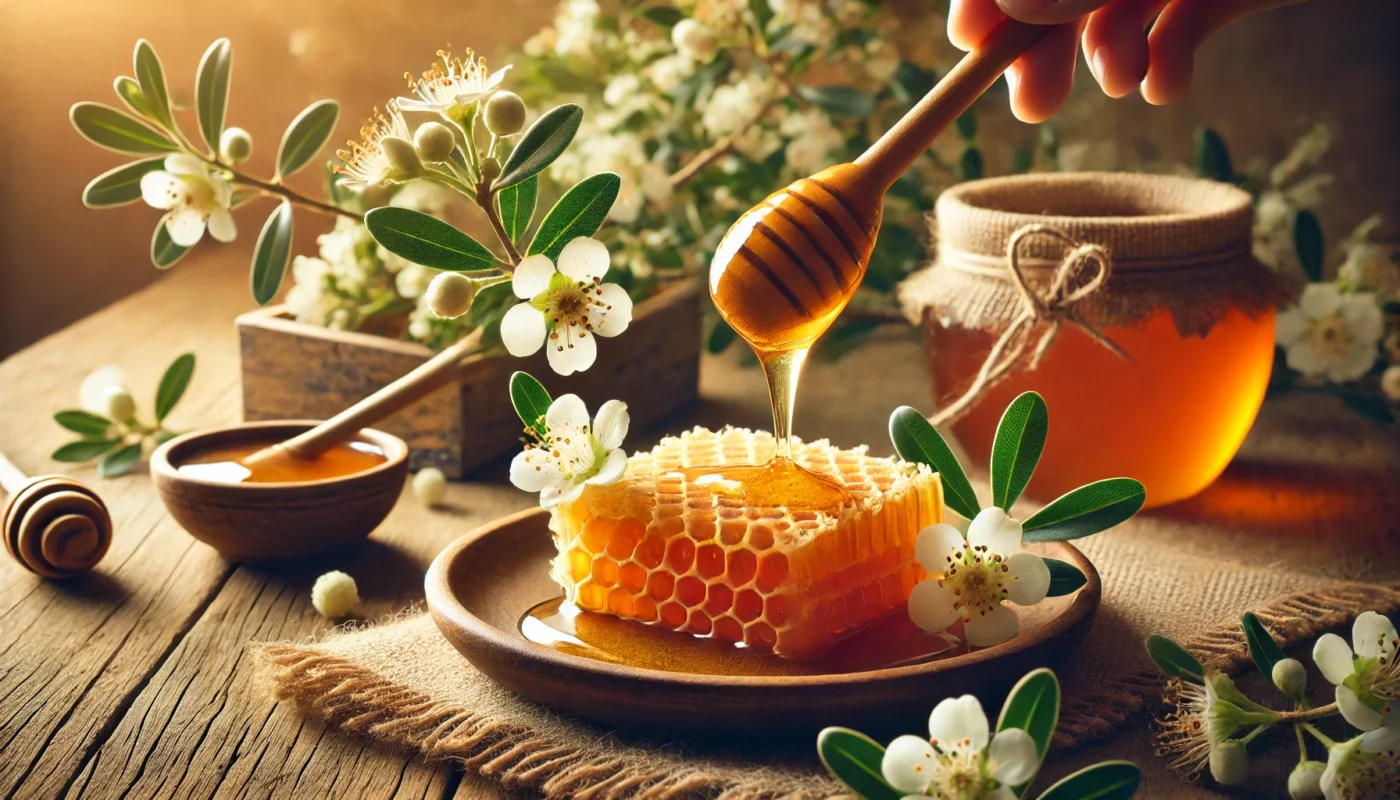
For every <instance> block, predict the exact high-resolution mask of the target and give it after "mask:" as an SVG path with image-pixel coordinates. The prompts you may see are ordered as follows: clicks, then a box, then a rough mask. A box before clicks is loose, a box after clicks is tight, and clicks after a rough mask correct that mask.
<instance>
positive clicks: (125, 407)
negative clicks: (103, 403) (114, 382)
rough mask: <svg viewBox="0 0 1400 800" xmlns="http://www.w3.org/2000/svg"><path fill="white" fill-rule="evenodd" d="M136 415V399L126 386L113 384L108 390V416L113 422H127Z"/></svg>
mask: <svg viewBox="0 0 1400 800" xmlns="http://www.w3.org/2000/svg"><path fill="white" fill-rule="evenodd" d="M134 416H136V401H135V400H133V399H132V397H131V392H128V391H127V390H126V387H125V386H113V387H111V388H110V389H108V390H107V418H108V419H110V420H112V421H113V422H127V421H129V420H130V419H131V418H132V417H134Z"/></svg>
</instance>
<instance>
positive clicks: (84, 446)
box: [52, 438, 122, 464]
mask: <svg viewBox="0 0 1400 800" xmlns="http://www.w3.org/2000/svg"><path fill="white" fill-rule="evenodd" d="M121 443H122V440H121V439H120V438H117V439H84V440H83V441H81V442H69V443H68V444H65V445H64V446H62V447H60V448H58V449H57V450H55V451H53V456H52V458H53V460H54V461H63V462H67V463H70V464H76V463H79V462H82V461H91V460H92V459H94V458H97V457H98V456H100V455H102V454H103V453H105V452H107V451H108V450H111V449H112V448H113V447H116V446H117V445H119V444H121Z"/></svg>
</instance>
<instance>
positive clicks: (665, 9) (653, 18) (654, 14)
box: [637, 6, 685, 28]
mask: <svg viewBox="0 0 1400 800" xmlns="http://www.w3.org/2000/svg"><path fill="white" fill-rule="evenodd" d="M637 15H638V16H640V17H641V18H642V19H644V20H646V21H647V22H651V23H655V24H657V25H660V26H661V27H663V28H670V27H672V26H674V25H675V24H676V23H677V22H680V21H681V20H683V19H685V15H684V14H682V13H681V12H680V11H678V10H676V9H674V8H672V7H671V6H647V7H646V8H643V9H642V10H641V11H638V12H637Z"/></svg>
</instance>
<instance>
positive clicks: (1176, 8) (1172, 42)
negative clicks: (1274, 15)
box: [1142, 0, 1299, 105]
mask: <svg viewBox="0 0 1400 800" xmlns="http://www.w3.org/2000/svg"><path fill="white" fill-rule="evenodd" d="M1298 1H1299V0H1235V1H1234V2H1224V1H1223V0H1172V2H1170V3H1168V4H1167V7H1166V9H1165V10H1163V11H1162V15H1161V16H1159V17H1158V18H1157V22H1156V24H1154V25H1153V26H1152V33H1151V34H1150V35H1149V36H1148V37H1147V49H1148V68H1147V77H1146V79H1145V80H1144V81H1143V82H1142V96H1143V97H1144V98H1146V99H1147V102H1149V103H1152V104H1153V105H1163V104H1165V103H1170V102H1171V101H1173V100H1175V99H1177V98H1179V97H1181V96H1182V95H1184V94H1186V92H1187V90H1188V89H1190V88H1191V76H1192V74H1193V73H1194V71H1195V61H1196V50H1197V49H1198V48H1199V47H1200V46H1201V44H1202V43H1203V42H1205V40H1206V39H1208V38H1210V35H1211V34H1213V33H1215V32H1216V31H1218V30H1220V29H1221V28H1223V27H1225V26H1226V25H1229V24H1230V23H1231V22H1234V21H1235V20H1237V19H1239V18H1240V17H1243V16H1245V15H1246V14H1251V13H1254V12H1256V11H1263V10H1265V9H1268V8H1276V7H1278V6H1286V5H1292V4H1293V3H1295V2H1298Z"/></svg>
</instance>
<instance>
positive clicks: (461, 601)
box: [425, 509, 1101, 732]
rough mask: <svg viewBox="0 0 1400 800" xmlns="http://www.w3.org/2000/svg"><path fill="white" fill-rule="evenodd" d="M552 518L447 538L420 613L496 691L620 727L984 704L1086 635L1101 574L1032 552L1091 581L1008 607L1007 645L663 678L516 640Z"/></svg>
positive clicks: (543, 568) (846, 716)
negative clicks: (1013, 617)
mask: <svg viewBox="0 0 1400 800" xmlns="http://www.w3.org/2000/svg"><path fill="white" fill-rule="evenodd" d="M548 523H549V515H548V513H547V512H545V511H544V510H541V509H531V510H529V511H525V512H522V513H519V514H515V515H513V516H509V517H505V518H503V519H501V520H498V521H496V522H494V523H491V524H490V525H486V526H484V527H481V528H478V529H477V530H475V531H472V532H471V533H468V534H467V535H465V536H463V537H462V538H460V539H458V540H457V541H455V542H453V543H452V544H451V545H450V546H448V548H447V549H446V550H444V551H443V552H442V553H441V554H439V555H438V557H437V558H436V559H435V560H434V561H433V564H432V567H431V568H430V569H429V570H428V575H427V579H426V587H425V588H426V591H427V600H428V609H429V610H430V611H431V612H432V615H433V620H434V621H435V622H436V623H437V626H438V628H439V629H440V630H441V631H442V633H443V635H444V636H446V637H447V639H448V641H450V642H451V643H452V645H453V646H454V647H456V648H457V650H458V652H460V653H461V654H462V655H463V656H466V658H467V660H468V661H470V662H471V663H472V665H474V666H475V667H476V668H477V669H479V670H481V671H482V672H483V673H485V674H486V675H487V676H489V677H491V678H492V679H493V680H495V681H496V682H498V683H500V684H501V685H502V686H505V687H506V688H508V689H510V690H512V691H514V692H517V693H519V694H520V695H523V696H524V697H526V698H529V699H530V700H534V701H536V702H538V703H541V704H544V705H546V706H550V707H552V708H555V709H558V710H560V711H565V712H568V713H571V714H575V715H578V716H581V717H585V718H588V719H592V720H596V721H599V722H604V723H607V724H610V725H614V726H619V727H625V728H641V729H652V730H666V731H670V732H686V731H703V730H713V729H718V728H729V729H731V730H733V729H737V728H740V727H742V728H743V729H746V730H749V731H752V730H754V729H762V728H770V729H771V728H803V729H815V728H818V727H822V726H825V725H849V726H853V727H858V728H859V727H861V726H866V728H869V727H871V726H872V725H875V726H876V727H884V726H885V725H888V724H890V723H894V722H897V721H899V722H903V721H911V722H912V721H917V720H926V719H927V718H928V712H929V710H930V709H932V708H933V706H934V704H935V703H937V701H938V700H940V699H942V698H944V697H949V696H955V695H962V694H969V693H970V694H977V695H980V696H982V697H984V698H991V699H994V698H995V695H997V694H998V693H1002V692H1005V691H1006V690H1007V689H1009V688H1010V687H1011V685H1012V684H1013V683H1015V682H1016V680H1018V679H1019V678H1020V677H1021V676H1022V675H1024V674H1025V673H1027V672H1029V671H1030V670H1032V669H1034V668H1036V667H1040V666H1050V665H1052V664H1054V663H1055V662H1056V661H1057V660H1059V659H1060V658H1063V657H1064V656H1065V655H1067V654H1068V653H1070V652H1071V651H1072V650H1074V648H1075V647H1077V646H1078V645H1079V643H1080V641H1081V640H1082V639H1083V638H1084V635H1085V634H1086V633H1088V631H1089V626H1090V624H1091V623H1092V622H1093V618H1094V612H1095V611H1096V610H1097V609H1098V606H1099V599H1100V595H1101V587H1100V584H1099V575H1098V573H1097V572H1096V571H1095V570H1094V567H1093V565H1091V564H1090V563H1089V561H1088V559H1086V558H1085V557H1084V555H1083V554H1082V553H1080V552H1079V550H1077V549H1076V548H1074V547H1073V546H1071V545H1069V544H1065V543H1062V542H1055V543H1051V544H1048V545H1033V546H1032V548H1033V549H1035V550H1036V551H1037V552H1039V553H1041V554H1043V555H1046V556H1052V557H1054V558H1059V559H1061V560H1064V561H1068V562H1070V563H1071V564H1074V565H1075V566H1077V567H1079V569H1081V570H1082V571H1083V572H1084V574H1085V575H1086V576H1088V578H1089V581H1088V583H1087V584H1086V585H1085V586H1084V587H1083V588H1081V589H1080V590H1079V591H1077V592H1075V593H1074V594H1072V595H1068V596H1065V597H1056V598H1050V599H1047V600H1046V601H1045V602H1043V603H1041V604H1040V605H1038V606H1034V607H1032V608H1027V609H1017V612H1018V614H1019V616H1020V623H1021V626H1020V634H1019V635H1018V636H1017V637H1016V638H1015V639H1013V640H1011V641H1010V642H1007V643H1005V644H1001V645H998V646H996V647H989V648H986V649H983V650H976V651H974V652H971V653H965V654H962V655H957V656H951V657H948V658H944V659H941V660H935V661H929V662H924V663H919V664H913V665H908V666H897V667H890V668H886V669H877V670H871V671H866V672H854V673H844V674H819V675H803V676H783V677H749V676H743V677H735V676H725V675H700V674H689V673H681V672H663V671H660V670H652V669H640V668H637V667H630V666H625V665H618V664H611V663H605V662H603V661H597V660H594V659H590V658H585V657H581V656H576V655H569V654H566V653H562V652H559V651H556V650H553V649H550V648H547V647H543V646H541V645H538V644H535V643H534V642H530V641H528V640H526V639H525V638H524V636H522V635H521V634H520V631H519V627H518V626H519V621H520V618H521V616H522V615H524V614H525V612H526V611H528V610H529V609H531V608H533V607H534V606H536V605H538V604H539V603H542V602H544V601H546V600H549V599H551V598H554V597H558V596H559V594H560V589H559V586H558V585H557V584H555V583H554V582H553V581H552V580H551V579H550V577H549V562H550V559H551V558H553V557H554V545H553V542H552V539H551V536H550V533H549V528H548ZM989 708H990V707H989ZM993 713H994V712H993Z"/></svg>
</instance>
